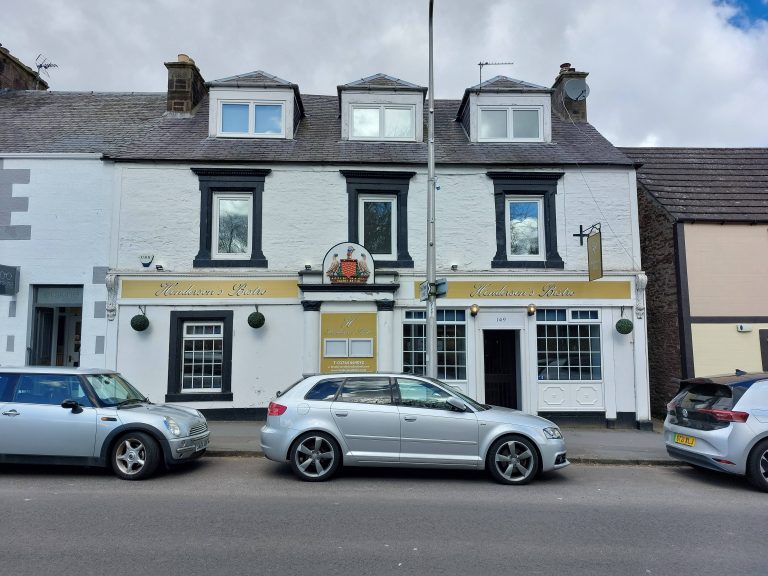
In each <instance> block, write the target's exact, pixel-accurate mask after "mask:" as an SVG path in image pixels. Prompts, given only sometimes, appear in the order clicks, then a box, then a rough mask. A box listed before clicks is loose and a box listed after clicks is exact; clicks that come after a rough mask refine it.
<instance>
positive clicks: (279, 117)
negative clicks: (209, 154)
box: [207, 71, 304, 139]
mask: <svg viewBox="0 0 768 576" xmlns="http://www.w3.org/2000/svg"><path fill="white" fill-rule="evenodd" d="M207 85H208V86H209V88H210V90H209V95H210V96H209V97H210V107H209V112H208V134H209V136H212V137H223V138H286V139H291V138H293V135H294V133H295V132H296V130H297V129H298V127H299V123H300V122H301V119H302V117H303V116H304V106H303V104H302V102H301V95H300V94H299V88H298V86H296V85H295V84H292V83H291V82H288V81H287V80H282V79H280V78H278V77H277V76H273V75H271V74H267V73H266V72H261V71H256V72H250V73H248V74H241V75H239V76H232V77H231V78H223V79H222V80H214V81H213V82H208V83H207Z"/></svg>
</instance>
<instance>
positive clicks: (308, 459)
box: [290, 432, 341, 482]
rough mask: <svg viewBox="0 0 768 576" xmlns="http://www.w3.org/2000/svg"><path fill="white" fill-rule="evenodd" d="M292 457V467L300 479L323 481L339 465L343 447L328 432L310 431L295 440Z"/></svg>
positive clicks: (331, 474) (328, 477)
mask: <svg viewBox="0 0 768 576" xmlns="http://www.w3.org/2000/svg"><path fill="white" fill-rule="evenodd" d="M290 458H291V469H292V470H293V473H294V474H296V476H297V478H299V480H304V481H305V482H322V481H323V480H328V479H330V478H331V476H333V474H334V473H335V472H336V469H337V468H338V467H339V461H340V459H341V449H340V448H339V445H338V444H337V443H336V440H334V439H333V438H332V437H331V436H329V435H328V434H326V433H324V432H308V433H307V434H303V435H302V436H299V438H298V439H297V440H296V442H294V444H293V447H292V448H291V454H290Z"/></svg>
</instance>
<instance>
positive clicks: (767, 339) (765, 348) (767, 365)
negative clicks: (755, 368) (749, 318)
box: [759, 330, 768, 372]
mask: <svg viewBox="0 0 768 576" xmlns="http://www.w3.org/2000/svg"><path fill="white" fill-rule="evenodd" d="M759 338H760V356H761V358H762V360H763V372H768V330H760V332H759Z"/></svg>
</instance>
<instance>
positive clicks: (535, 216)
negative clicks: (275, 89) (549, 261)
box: [506, 196, 546, 260]
mask: <svg viewBox="0 0 768 576" xmlns="http://www.w3.org/2000/svg"><path fill="white" fill-rule="evenodd" d="M506 213H507V259H509V260H521V259H524V260H531V259H539V260H543V259H544V258H545V255H546V246H545V245H544V242H545V236H544V223H543V214H544V200H543V198H536V197H530V196H529V197H515V196H508V197H507V199H506Z"/></svg>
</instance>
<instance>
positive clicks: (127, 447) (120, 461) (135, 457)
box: [115, 437, 147, 476]
mask: <svg viewBox="0 0 768 576" xmlns="http://www.w3.org/2000/svg"><path fill="white" fill-rule="evenodd" d="M146 461H147V449H146V447H145V446H144V444H143V443H142V442H141V440H139V439H138V438H135V437H130V438H126V439H125V440H123V441H122V442H120V444H119V445H118V447H117V450H116V451H115V464H117V467H118V468H119V469H120V471H121V472H122V473H123V474H125V475H127V476H135V475H136V474H139V473H140V472H141V471H142V469H143V468H144V466H145V464H146Z"/></svg>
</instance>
